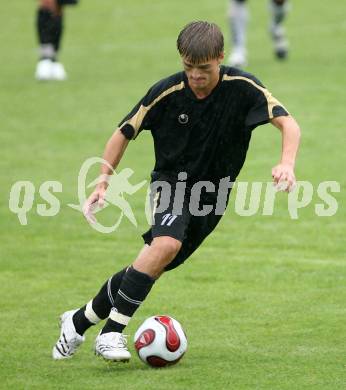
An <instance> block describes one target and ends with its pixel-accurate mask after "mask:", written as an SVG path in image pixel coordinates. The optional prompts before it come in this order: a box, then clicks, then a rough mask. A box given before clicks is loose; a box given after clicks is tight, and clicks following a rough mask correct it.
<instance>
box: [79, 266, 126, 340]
mask: <svg viewBox="0 0 346 390" xmlns="http://www.w3.org/2000/svg"><path fill="white" fill-rule="evenodd" d="M126 269H127V268H124V269H123V270H121V271H120V272H118V273H117V274H115V275H113V276H112V277H110V278H109V279H108V280H107V282H106V283H105V284H104V285H103V286H102V287H101V289H100V291H99V292H98V294H97V295H96V296H95V298H94V299H93V300H92V303H91V307H92V310H93V311H94V312H95V314H96V315H97V317H98V318H99V319H101V320H104V319H105V318H107V317H108V316H109V313H110V311H111V308H112V307H113V304H114V299H115V297H116V294H117V292H118V290H119V287H120V283H121V281H122V279H123V276H124V275H125V273H126ZM85 310H86V305H85V306H83V307H82V308H80V309H79V310H78V311H77V312H76V313H75V314H74V315H73V324H74V326H75V328H76V331H77V333H78V334H80V335H81V336H83V334H84V333H85V331H86V330H88V329H89V328H90V327H91V326H93V325H95V323H94V322H91V321H89V320H88V318H87V317H86V315H85Z"/></svg>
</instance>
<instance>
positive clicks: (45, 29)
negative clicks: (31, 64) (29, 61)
mask: <svg viewBox="0 0 346 390" xmlns="http://www.w3.org/2000/svg"><path fill="white" fill-rule="evenodd" d="M77 2H78V0H39V5H38V10H37V20H36V27H37V33H38V39H39V43H40V47H39V56H40V59H39V62H38V64H37V66H36V72H35V77H36V79H37V80H65V79H66V77H67V75H66V71H65V69H64V66H63V65H62V64H61V63H60V62H58V61H57V55H58V51H59V48H60V42H61V38H62V33H63V16H64V6H65V5H67V4H77Z"/></svg>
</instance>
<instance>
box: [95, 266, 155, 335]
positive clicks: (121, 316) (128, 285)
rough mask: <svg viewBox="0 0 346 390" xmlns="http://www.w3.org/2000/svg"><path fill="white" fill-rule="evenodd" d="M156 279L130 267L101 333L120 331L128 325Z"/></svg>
mask: <svg viewBox="0 0 346 390" xmlns="http://www.w3.org/2000/svg"><path fill="white" fill-rule="evenodd" d="M154 283H155V279H154V278H152V277H151V276H149V275H147V274H145V273H143V272H139V271H137V270H135V269H134V268H133V267H132V266H131V267H129V269H128V270H127V272H126V274H125V276H124V277H123V280H122V282H121V285H120V288H119V291H118V293H117V295H116V298H115V301H114V308H113V309H112V311H111V314H110V318H108V320H107V322H106V325H105V326H104V327H103V329H102V331H101V333H109V332H119V333H121V332H122V331H123V329H124V328H125V327H126V325H127V324H128V322H129V321H130V319H131V317H132V316H133V314H134V313H135V311H136V310H137V309H138V307H139V306H140V304H141V303H142V302H143V301H144V299H145V298H146V297H147V295H148V294H149V292H150V290H151V288H152V286H153V284H154Z"/></svg>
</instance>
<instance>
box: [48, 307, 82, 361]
mask: <svg viewBox="0 0 346 390" xmlns="http://www.w3.org/2000/svg"><path fill="white" fill-rule="evenodd" d="M77 310H78V309H77ZM77 310H70V311H66V312H65V313H64V314H62V316H61V317H60V328H61V332H60V337H59V340H58V341H57V342H56V344H55V345H54V347H53V351H52V355H53V359H55V360H62V359H67V358H70V357H72V355H73V354H74V353H75V352H76V349H77V348H78V347H79V346H80V345H81V344H82V343H83V341H84V340H85V337H84V336H81V335H80V334H78V333H77V332H76V328H75V326H74V324H73V321H72V317H73V315H74V313H75V312H76V311H77Z"/></svg>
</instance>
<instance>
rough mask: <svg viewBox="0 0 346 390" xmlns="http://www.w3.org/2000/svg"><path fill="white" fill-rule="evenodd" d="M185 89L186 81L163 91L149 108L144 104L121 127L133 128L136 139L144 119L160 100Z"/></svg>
mask: <svg viewBox="0 0 346 390" xmlns="http://www.w3.org/2000/svg"><path fill="white" fill-rule="evenodd" d="M184 87H185V84H184V81H182V82H180V83H179V84H176V85H173V86H172V87H170V88H168V89H166V90H165V91H163V92H162V93H161V94H160V95H159V96H158V97H157V98H156V99H154V100H153V101H152V103H150V104H149V106H143V104H142V105H141V106H140V107H139V109H138V111H137V112H136V113H135V114H134V115H133V116H132V118H130V119H128V120H127V121H126V122H124V123H123V124H122V126H121V128H122V127H123V126H125V125H126V124H129V125H131V126H132V127H133V129H134V131H135V133H134V135H133V137H132V138H136V136H137V134H138V131H139V128H140V127H141V124H142V122H143V119H144V117H145V116H146V115H147V113H148V112H149V111H150V110H151V109H152V108H153V107H154V106H155V104H156V103H158V102H159V101H160V100H162V99H163V98H164V97H165V96H167V95H169V94H171V93H172V92H175V91H180V90H182V89H183V88H184Z"/></svg>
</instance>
